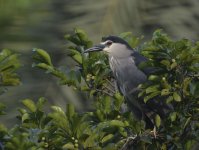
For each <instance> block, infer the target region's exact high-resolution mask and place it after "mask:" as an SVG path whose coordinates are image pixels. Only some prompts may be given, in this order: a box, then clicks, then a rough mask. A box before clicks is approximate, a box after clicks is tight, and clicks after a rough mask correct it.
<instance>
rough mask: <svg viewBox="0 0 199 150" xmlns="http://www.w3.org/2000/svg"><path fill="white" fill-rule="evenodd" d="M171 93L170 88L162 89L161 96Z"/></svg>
mask: <svg viewBox="0 0 199 150" xmlns="http://www.w3.org/2000/svg"><path fill="white" fill-rule="evenodd" d="M169 94H170V91H169V89H162V91H161V96H165V95H169Z"/></svg>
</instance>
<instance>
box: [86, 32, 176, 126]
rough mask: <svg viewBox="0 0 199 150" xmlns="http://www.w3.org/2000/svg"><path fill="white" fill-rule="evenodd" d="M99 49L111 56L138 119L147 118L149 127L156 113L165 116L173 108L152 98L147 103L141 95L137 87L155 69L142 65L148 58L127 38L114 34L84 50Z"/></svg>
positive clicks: (128, 103) (125, 94)
mask: <svg viewBox="0 0 199 150" xmlns="http://www.w3.org/2000/svg"><path fill="white" fill-rule="evenodd" d="M99 51H104V52H105V53H106V54H107V55H108V59H109V66H110V69H111V71H112V73H113V76H114V78H115V80H116V83H117V86H118V89H119V91H120V92H121V94H122V95H123V96H124V97H125V101H126V103H127V106H128V108H129V109H130V110H131V111H132V112H133V114H134V116H135V117H136V118H137V119H138V120H144V121H145V122H146V123H147V125H146V126H148V127H149V128H152V127H154V116H155V114H158V115H159V116H160V117H161V118H164V117H165V115H166V114H167V113H168V111H169V110H170V109H172V108H171V107H170V106H168V105H167V104H166V103H164V102H163V101H161V100H157V99H152V100H149V101H147V102H146V103H145V102H144V100H143V99H139V98H138V93H139V91H140V89H139V88H138V86H139V85H140V84H143V83H145V82H147V76H149V75H150V74H152V73H153V72H154V70H155V69H154V68H151V67H146V68H142V69H140V68H139V65H140V64H142V63H144V62H147V61H148V59H147V58H146V57H144V56H143V55H141V54H140V53H139V52H138V51H136V50H135V49H134V48H131V46H130V45H129V44H128V42H127V41H125V40H124V39H122V38H120V37H118V36H114V35H110V36H107V37H105V38H103V39H102V41H101V43H100V44H98V45H95V46H93V47H91V48H88V49H86V50H85V51H84V53H90V52H99Z"/></svg>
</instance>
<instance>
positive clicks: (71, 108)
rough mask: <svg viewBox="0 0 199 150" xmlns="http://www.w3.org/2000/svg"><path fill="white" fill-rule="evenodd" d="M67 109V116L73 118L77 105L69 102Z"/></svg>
mask: <svg viewBox="0 0 199 150" xmlns="http://www.w3.org/2000/svg"><path fill="white" fill-rule="evenodd" d="M66 111H67V113H66V114H67V116H68V118H72V117H73V115H74V114H75V107H74V105H72V104H67V105H66Z"/></svg>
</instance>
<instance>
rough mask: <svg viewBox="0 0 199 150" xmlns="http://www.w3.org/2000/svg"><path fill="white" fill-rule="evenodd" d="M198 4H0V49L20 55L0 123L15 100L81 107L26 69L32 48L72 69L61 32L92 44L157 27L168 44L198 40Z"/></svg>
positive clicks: (66, 0) (180, 0)
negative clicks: (76, 32) (78, 34)
mask: <svg viewBox="0 0 199 150" xmlns="http://www.w3.org/2000/svg"><path fill="white" fill-rule="evenodd" d="M198 9H199V2H198V0H167V1H162V0H100V1H99V0H72V1H71V0H34V1H33V0H0V49H1V50H2V49H3V48H8V49H11V50H14V51H16V52H18V53H20V54H21V61H22V64H23V67H21V69H20V70H19V75H20V77H21V80H22V84H21V85H20V86H17V87H11V88H9V90H8V92H7V93H5V94H3V95H0V101H1V102H3V103H6V104H7V110H6V111H7V113H8V115H6V116H5V117H1V118H0V121H1V122H2V121H3V122H4V123H7V124H8V126H9V125H11V124H12V123H13V121H16V119H14V117H15V116H16V113H17V108H18V107H19V106H20V101H21V100H22V99H25V98H31V99H34V100H37V99H38V98H39V97H41V96H44V97H46V98H48V100H49V104H50V105H53V104H56V105H58V106H63V107H64V106H65V104H66V103H68V102H72V103H74V104H75V105H76V108H77V109H78V110H84V109H86V108H87V102H85V101H84V100H82V99H81V98H80V97H79V96H78V95H77V94H75V92H74V91H73V90H72V89H70V88H69V87H67V86H60V85H59V84H58V82H57V80H56V79H55V78H53V77H51V76H50V75H48V74H45V73H44V72H43V71H41V70H38V69H36V68H32V66H31V65H32V62H33V60H32V57H31V56H32V49H33V48H42V49H45V50H47V51H48V52H49V53H50V55H51V56H52V58H53V63H54V64H55V66H64V67H66V68H72V67H74V62H72V61H71V59H70V58H69V57H68V56H67V54H68V53H67V43H66V41H65V40H64V35H65V34H66V33H71V32H72V30H73V28H74V27H79V28H81V29H83V30H85V31H86V32H87V33H88V35H89V37H90V38H91V39H92V40H93V41H94V42H99V41H100V40H101V37H102V36H104V35H109V34H115V35H117V34H119V33H121V32H127V31H130V32H132V33H133V34H134V35H135V36H142V35H144V37H145V38H144V40H148V39H150V38H151V36H152V33H153V32H154V30H155V29H158V28H161V29H163V30H164V31H165V32H166V33H168V34H169V36H171V37H172V38H174V39H180V38H185V37H186V38H189V39H191V40H193V41H195V40H198V39H199V30H198V25H199V11H198Z"/></svg>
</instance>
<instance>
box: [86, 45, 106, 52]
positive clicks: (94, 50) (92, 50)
mask: <svg viewBox="0 0 199 150" xmlns="http://www.w3.org/2000/svg"><path fill="white" fill-rule="evenodd" d="M104 48H105V45H103V44H99V45H95V46H93V47H91V48H89V49H86V50H85V51H84V53H88V52H96V51H102V50H103V49H104Z"/></svg>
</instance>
